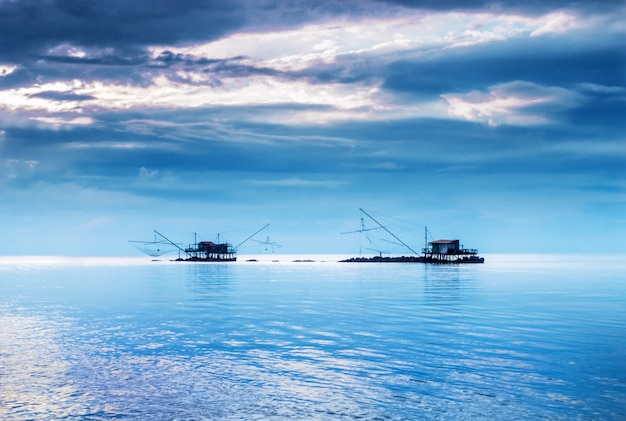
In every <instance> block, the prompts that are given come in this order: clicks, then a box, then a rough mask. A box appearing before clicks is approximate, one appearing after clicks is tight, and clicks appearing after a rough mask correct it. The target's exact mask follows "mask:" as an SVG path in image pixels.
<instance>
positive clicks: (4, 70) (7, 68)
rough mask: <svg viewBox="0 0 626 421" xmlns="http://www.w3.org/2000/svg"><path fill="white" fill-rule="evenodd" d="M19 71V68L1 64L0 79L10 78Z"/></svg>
mask: <svg viewBox="0 0 626 421" xmlns="http://www.w3.org/2000/svg"><path fill="white" fill-rule="evenodd" d="M16 69H17V66H13V65H7V64H0V77H4V76H8V75H10V74H11V73H13V72H14V71H15V70H16Z"/></svg>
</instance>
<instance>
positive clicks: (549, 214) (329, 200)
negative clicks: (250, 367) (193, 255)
mask: <svg viewBox="0 0 626 421" xmlns="http://www.w3.org/2000/svg"><path fill="white" fill-rule="evenodd" d="M625 47H626V3H625V2H624V1H608V0H604V1H603V0H599V1H593V2H588V1H551V0H541V1H537V0H528V1H524V2H520V1H510V0H503V1H482V0H463V1H461V0H458V1H457V0H437V1H432V0H425V1H409V0H341V1H340V0H308V1H275V0H258V1H256V0H238V1H223V0H219V1H215V0H187V1H183V2H181V1H175V0H134V1H127V0H101V1H97V2H94V1H84V0H80V1H79V0H39V1H35V0H0V255H72V256H100V255H104V256H133V255H137V254H138V253H139V252H138V251H137V250H136V249H134V248H133V247H131V246H130V245H129V243H128V240H151V239H154V233H153V230H158V231H159V232H161V233H163V234H165V235H166V236H167V237H168V238H170V239H172V240H173V241H174V242H177V243H178V242H180V243H184V244H188V243H191V242H193V239H194V238H197V239H198V240H200V239H202V240H210V241H214V240H215V239H216V238H217V235H219V236H220V237H219V238H221V239H222V240H226V241H229V242H231V243H233V244H238V243H239V242H241V241H243V240H244V239H245V238H246V237H248V236H249V235H250V234H252V233H253V232H254V231H256V230H257V229H258V228H261V227H262V226H264V225H265V224H267V223H269V224H270V226H269V228H267V229H266V230H264V231H263V232H262V233H261V234H259V237H257V238H260V240H267V239H268V238H269V239H271V241H272V242H275V243H278V244H280V245H281V246H282V247H281V248H280V249H279V250H272V251H274V252H276V251H280V253H348V254H350V253H355V254H356V253H358V252H360V250H361V247H362V245H363V242H364V241H369V238H366V239H364V238H363V235H362V233H358V232H357V233H351V234H342V233H346V232H350V231H352V230H359V228H360V227H361V222H360V218H361V217H363V214H362V213H361V212H360V211H359V209H360V208H362V209H364V210H366V211H367V212H368V213H370V215H372V216H374V218H376V219H377V220H378V221H379V222H381V225H383V226H386V227H389V228H390V229H391V227H392V226H394V224H393V222H392V221H403V223H404V224H405V225H406V224H412V226H413V227H414V228H415V229H414V231H411V230H409V229H407V230H406V231H402V233H401V234H397V236H398V237H401V238H402V240H403V241H404V242H406V243H409V244H411V246H412V247H422V246H423V243H424V227H427V228H428V232H429V233H430V235H431V236H432V239H435V240H436V239H460V240H461V243H463V244H464V245H465V246H466V247H471V248H477V249H478V250H479V252H481V253H486V254H488V253H625V252H626V124H625V123H624V116H625V115H626V48H625ZM365 219H368V218H365ZM369 222H370V223H371V221H369ZM194 233H195V234H194ZM194 235H195V237H194ZM371 235H376V233H371ZM251 244H252V243H250V242H247V243H244V245H243V246H242V247H241V250H240V253H242V252H246V251H247V250H245V249H244V247H248V246H250V245H251ZM259 244H260V243H259ZM366 244H367V242H366ZM250 251H251V252H253V250H250ZM380 252H385V253H387V252H390V253H391V252H392V251H391V250H389V251H387V250H380Z"/></svg>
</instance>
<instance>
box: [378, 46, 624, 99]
mask: <svg viewBox="0 0 626 421" xmlns="http://www.w3.org/2000/svg"><path fill="white" fill-rule="evenodd" d="M590 35H591V36H593V35H592V34H590ZM625 65H626V53H624V50H623V44H622V42H619V41H618V40H613V39H609V40H608V42H604V43H602V44H600V45H598V44H597V43H595V44H592V43H590V42H588V41H582V42H579V40H578V39H576V40H570V39H568V38H567V37H564V36H556V35H555V36H551V37H547V38H541V39H539V38H534V39H532V38H531V39H524V40H511V41H507V42H493V43H489V44H488V45H477V46H475V47H471V48H466V49H458V50H457V51H446V54H441V53H435V54H432V55H430V56H429V55H426V56H422V57H419V58H417V59H414V60H401V61H397V62H395V63H392V64H390V65H389V67H388V69H387V74H386V76H385V87H386V88H388V89H392V90H396V91H401V92H404V93H414V94H416V95H433V96H438V95H440V94H442V93H446V92H466V91H470V90H472V89H485V88H486V87H488V86H490V85H495V84H498V83H505V82H509V81H514V80H527V81H533V82H534V83H537V84H542V85H548V86H550V85H556V86H567V87H572V86H573V85H576V84H578V83H582V82H592V83H600V84H608V85H621V84H622V83H623V81H624V66H625Z"/></svg>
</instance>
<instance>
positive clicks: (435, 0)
mask: <svg viewBox="0 0 626 421" xmlns="http://www.w3.org/2000/svg"><path fill="white" fill-rule="evenodd" d="M375 1H377V2H380V3H387V4H397V5H402V6H406V7H411V8H419V9H430V10H487V11H499V10H509V11H514V12H522V13H528V14H541V13H545V12H548V11H551V10H555V9H557V10H558V9H574V10H584V11H590V12H601V13H606V12H607V11H608V10H610V9H621V8H622V7H623V6H624V3H623V1H621V0H598V1H586V0H526V1H519V0H499V1H493V0H375Z"/></svg>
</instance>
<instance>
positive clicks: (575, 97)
mask: <svg viewBox="0 0 626 421" xmlns="http://www.w3.org/2000/svg"><path fill="white" fill-rule="evenodd" d="M442 97H443V98H444V99H445V100H446V101H448V104H449V109H448V113H449V114H450V115H452V116H455V117H461V118H463V119H465V120H469V121H476V122H480V123H486V124H489V125H490V126H497V125H500V124H511V125H537V124H545V123H549V122H550V121H551V120H550V114H551V113H554V112H557V111H562V110H566V109H569V108H574V107H576V106H578V104H580V102H581V100H582V98H583V97H582V95H580V94H578V93H576V92H572V91H569V90H567V89H563V88H559V87H554V86H541V85H537V84H535V83H531V82H523V81H515V82H510V83H504V84H499V85H494V86H491V87H490V88H489V91H488V92H480V91H472V92H468V93H465V94H446V95H442Z"/></svg>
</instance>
